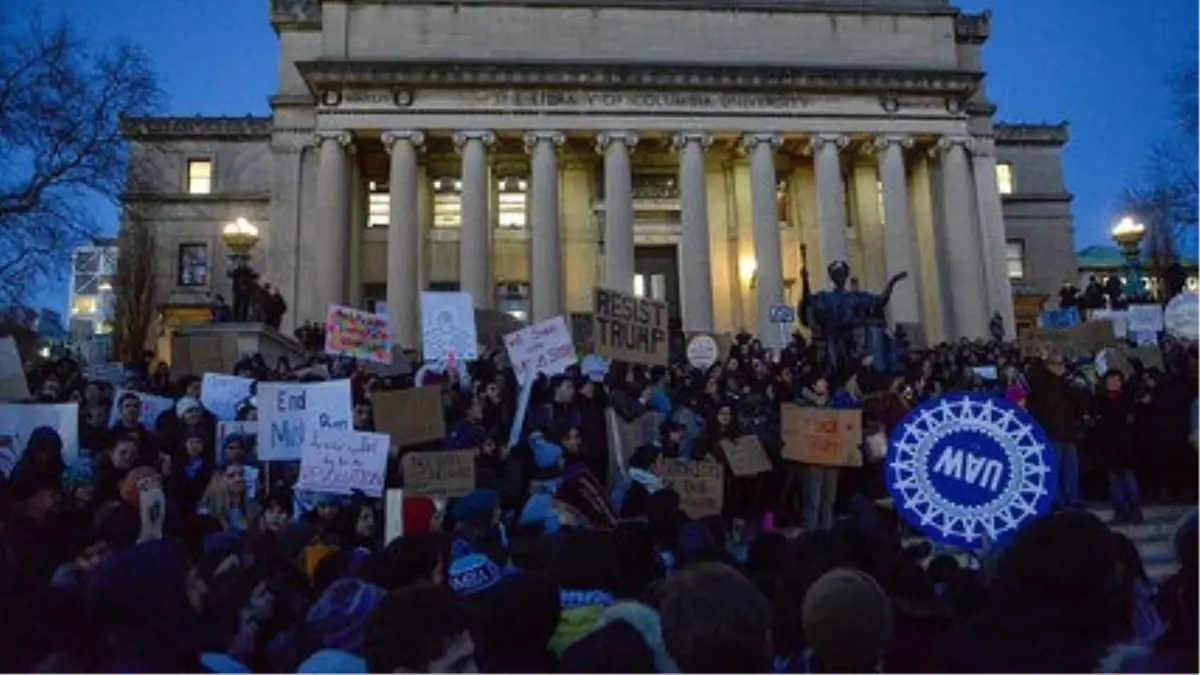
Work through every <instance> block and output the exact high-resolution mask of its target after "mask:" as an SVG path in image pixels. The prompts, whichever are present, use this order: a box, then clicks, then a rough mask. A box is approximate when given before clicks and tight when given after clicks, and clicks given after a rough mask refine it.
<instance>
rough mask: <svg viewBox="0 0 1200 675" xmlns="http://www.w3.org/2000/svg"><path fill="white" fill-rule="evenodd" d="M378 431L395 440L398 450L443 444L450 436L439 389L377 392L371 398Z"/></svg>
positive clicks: (418, 388) (425, 388) (427, 388)
mask: <svg viewBox="0 0 1200 675" xmlns="http://www.w3.org/2000/svg"><path fill="white" fill-rule="evenodd" d="M371 408H372V410H373V411H374V413H375V428H376V429H378V430H379V431H381V432H384V433H386V434H388V435H389V436H391V437H392V443H393V444H394V445H395V447H398V448H403V447H405V446H408V445H418V444H420V443H428V442H429V441H440V440H442V439H443V438H445V437H446V419H445V417H444V413H443V412H442V390H441V388H439V387H416V388H414V389H401V390H399V391H377V392H375V393H374V394H372V395H371Z"/></svg>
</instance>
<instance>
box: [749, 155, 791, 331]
mask: <svg viewBox="0 0 1200 675" xmlns="http://www.w3.org/2000/svg"><path fill="white" fill-rule="evenodd" d="M782 143H783V139H782V138H781V137H780V136H779V135H778V134H746V135H745V136H743V137H742V147H743V148H745V149H746V151H747V152H749V153H750V208H751V213H752V214H753V216H752V217H753V222H754V259H755V267H756V281H755V283H756V286H755V290H756V293H755V302H756V303H757V305H758V311H757V312H756V314H757V319H758V320H757V321H756V322H755V323H756V332H757V333H758V338H759V339H760V340H762V343H763V345H764V346H766V347H772V348H774V349H776V350H779V349H781V348H782V347H783V336H782V335H781V334H780V331H779V326H777V325H775V324H772V323H771V318H770V309H771V306H772V305H778V304H781V303H782V302H783V256H782V253H783V252H782V246H781V242H780V236H779V212H778V208H777V207H776V204H775V149H776V148H778V147H779V146H780V145H782Z"/></svg>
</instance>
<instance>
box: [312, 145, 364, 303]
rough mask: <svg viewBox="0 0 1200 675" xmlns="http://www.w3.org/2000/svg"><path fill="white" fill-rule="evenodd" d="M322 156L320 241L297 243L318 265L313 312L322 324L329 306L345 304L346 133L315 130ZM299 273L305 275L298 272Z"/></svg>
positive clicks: (347, 245) (314, 272)
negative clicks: (311, 251)
mask: <svg viewBox="0 0 1200 675" xmlns="http://www.w3.org/2000/svg"><path fill="white" fill-rule="evenodd" d="M317 138H318V139H319V141H320V144H321V154H320V160H319V162H320V163H319V165H318V167H317V214H318V216H317V217H318V222H319V223H320V227H319V228H317V232H318V233H320V240H319V241H312V242H303V241H302V242H300V245H301V246H312V247H313V248H314V249H315V250H316V255H315V256H314V257H315V259H316V261H317V265H316V268H315V269H313V270H312V271H311V272H309V273H310V274H312V275H313V276H314V277H316V284H315V286H316V288H315V289H314V290H315V293H314V300H315V302H313V309H315V310H316V314H317V320H318V321H324V319H325V313H326V311H328V309H329V305H336V304H341V303H344V302H346V301H347V295H346V281H347V279H348V271H349V267H350V266H349V259H348V254H349V248H350V167H349V158H348V157H347V153H348V152H349V150H348V148H350V142H351V140H352V137H351V135H350V132H349V131H318V132H317ZM301 274H305V272H304V271H301Z"/></svg>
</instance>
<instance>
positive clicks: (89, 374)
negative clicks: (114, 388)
mask: <svg viewBox="0 0 1200 675" xmlns="http://www.w3.org/2000/svg"><path fill="white" fill-rule="evenodd" d="M83 376H84V377H85V378H87V380H88V381H90V382H105V383H107V384H113V385H122V384H125V381H126V380H127V379H129V373H127V372H126V371H125V366H124V365H123V364H120V363H116V362H110V363H93V364H90V365H88V367H87V368H84V370H83Z"/></svg>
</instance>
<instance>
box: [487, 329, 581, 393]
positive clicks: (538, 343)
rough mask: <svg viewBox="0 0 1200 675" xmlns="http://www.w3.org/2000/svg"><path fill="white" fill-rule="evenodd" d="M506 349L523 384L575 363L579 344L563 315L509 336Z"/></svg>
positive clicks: (561, 370)
mask: <svg viewBox="0 0 1200 675" xmlns="http://www.w3.org/2000/svg"><path fill="white" fill-rule="evenodd" d="M504 349H505V351H506V352H507V353H508V360H509V362H510V363H512V368H513V371H514V372H515V373H516V375H517V382H519V383H521V384H524V383H526V382H528V381H530V380H534V379H536V378H537V376H538V374H539V373H541V374H544V375H547V376H551V375H558V374H560V373H562V372H564V371H565V370H566V369H567V368H569V367H570V366H572V365H574V364H575V345H574V344H572V343H571V333H570V331H568V330H567V322H566V321H564V320H563V318H562V317H561V316H556V317H554V318H553V319H547V320H545V321H542V322H539V323H536V324H534V325H532V326H529V327H528V328H522V329H521V330H519V331H516V332H515V333H509V334H508V335H505V336H504Z"/></svg>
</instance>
